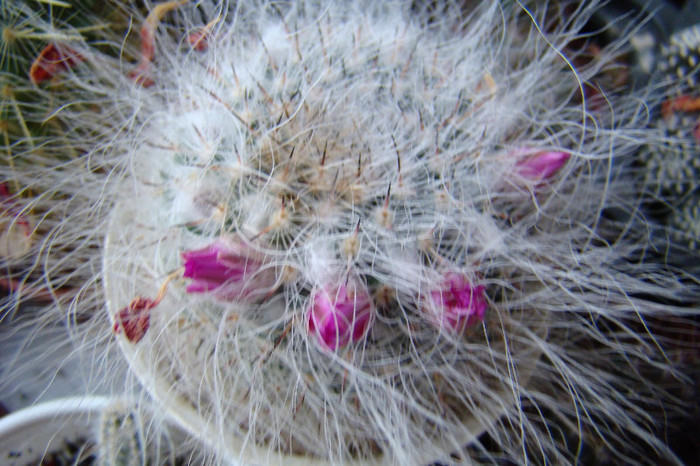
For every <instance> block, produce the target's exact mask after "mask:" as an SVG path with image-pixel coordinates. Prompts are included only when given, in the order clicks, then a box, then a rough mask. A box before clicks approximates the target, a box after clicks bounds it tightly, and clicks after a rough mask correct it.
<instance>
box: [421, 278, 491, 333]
mask: <svg viewBox="0 0 700 466" xmlns="http://www.w3.org/2000/svg"><path fill="white" fill-rule="evenodd" d="M427 301H428V303H427V309H426V311H427V312H428V317H429V320H430V322H431V323H433V324H434V325H435V326H436V327H437V328H439V329H441V330H446V331H448V332H450V333H455V334H456V333H461V332H463V331H464V330H465V329H466V328H468V327H471V326H473V325H475V324H476V323H478V322H481V321H483V320H484V314H485V313H486V308H487V306H488V304H487V302H486V298H485V296H484V287H483V286H482V285H478V286H474V285H473V284H472V283H471V282H470V281H469V280H468V279H467V277H466V276H465V275H464V274H461V273H457V272H448V273H446V274H445V276H444V278H443V281H442V284H441V286H440V289H438V290H433V291H431V292H430V294H429V296H428V298H427Z"/></svg>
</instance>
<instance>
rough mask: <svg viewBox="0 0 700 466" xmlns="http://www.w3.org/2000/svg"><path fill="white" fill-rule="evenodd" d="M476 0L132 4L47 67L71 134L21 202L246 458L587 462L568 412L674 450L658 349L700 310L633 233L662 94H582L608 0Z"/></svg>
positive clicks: (221, 444)
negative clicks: (132, 29) (130, 32)
mask: <svg viewBox="0 0 700 466" xmlns="http://www.w3.org/2000/svg"><path fill="white" fill-rule="evenodd" d="M457 3H458V2H447V1H445V2H442V1H438V2H425V4H423V3H421V2H372V1H363V0H357V1H348V2H340V1H338V2H330V3H327V2H321V1H298V2H267V1H262V0H261V1H252V0H251V1H249V0H243V1H238V2H235V3H230V4H229V3H218V2H213V1H212V2H207V1H203V2H186V1H179V2H163V3H159V4H157V5H154V6H153V8H151V10H150V12H149V13H147V14H146V16H143V15H142V14H141V13H140V12H139V10H138V8H137V7H136V6H133V5H131V4H125V5H124V6H123V8H124V9H126V11H127V12H128V13H129V14H131V15H133V18H134V21H136V22H137V24H138V23H139V22H140V24H142V27H141V29H140V36H139V41H138V42H139V45H138V46H137V47H135V48H131V49H130V48H129V46H128V45H123V44H128V43H129V42H128V41H127V42H124V41H123V40H122V39H123V38H120V37H114V36H110V35H109V32H108V31H105V33H104V34H105V40H104V41H103V43H96V44H91V43H87V42H84V41H71V42H70V44H66V46H69V48H63V49H62V50H70V51H71V53H74V54H75V55H74V56H78V57H80V60H77V59H75V60H72V61H71V62H70V63H68V64H66V65H65V66H61V67H59V68H56V70H55V71H56V73H55V74H54V75H52V76H50V77H49V78H47V79H43V78H42V79H41V80H37V79H34V80H35V81H36V82H37V85H38V87H37V88H36V89H35V91H36V92H37V93H38V94H39V95H40V96H42V97H45V99H44V100H43V102H44V104H43V105H45V108H44V109H43V110H45V111H42V112H37V115H36V118H39V115H42V116H41V118H47V117H46V116H45V115H49V116H48V118H49V120H50V121H52V122H56V124H58V125H59V126H60V127H61V129H62V131H63V130H65V134H62V132H61V133H60V137H59V136H58V135H57V136H56V137H54V138H48V139H47V140H46V141H45V144H44V145H43V146H41V147H40V148H34V149H31V150H29V151H28V153H26V154H23V157H25V158H26V159H27V160H32V157H33V158H34V159H36V160H42V162H43V163H42V164H38V163H37V164H23V165H21V166H15V167H13V168H12V170H9V169H7V173H8V176H9V175H10V174H11V176H12V178H13V179H14V180H16V181H17V183H19V185H20V186H23V187H25V189H26V190H27V192H29V191H31V192H34V193H44V192H50V193H51V194H52V195H51V196H42V195H36V196H34V197H30V196H27V197H24V198H23V200H24V202H25V203H27V204H28V205H29V206H31V208H32V209H34V210H35V211H38V212H50V213H51V215H48V214H47V215H46V218H47V220H46V221H47V222H55V223H52V225H55V230H54V234H53V235H51V236H50V237H49V239H48V240H47V242H46V244H45V245H48V246H56V247H57V249H58V250H59V251H60V252H61V255H60V257H59V259H49V260H47V262H46V263H47V264H53V263H54V262H51V260H54V261H57V262H60V263H61V264H66V263H70V264H71V265H73V269H72V270H71V274H70V278H71V280H72V281H73V282H74V281H76V279H78V278H83V279H84V283H85V286H84V290H83V291H82V292H80V293H76V295H75V299H74V300H73V301H72V302H71V305H70V306H69V307H68V308H67V309H66V310H62V311H61V312H67V313H68V314H69V315H82V316H84V315H90V318H89V319H83V320H82V321H80V325H78V330H84V331H85V332H86V333H87V334H90V335H94V334H95V333H97V335H99V336H98V337H97V338H96V340H95V341H98V342H100V343H101V344H102V345H103V346H105V347H108V346H109V345H106V344H105V343H104V341H105V340H108V339H109V338H111V336H112V333H116V334H117V337H116V338H117V340H118V341H119V344H120V347H121V348H122V350H123V352H124V354H125V355H126V357H127V359H128V361H129V364H130V365H131V368H132V370H133V372H134V373H135V375H136V376H137V377H138V378H139V380H140V381H141V382H142V383H143V384H144V386H145V387H146V390H148V391H149V392H150V394H151V395H153V396H154V398H155V399H156V400H157V401H163V400H166V399H167V400H176V401H177V403H175V402H173V403H164V408H165V409H166V410H169V411H171V412H172V413H173V415H175V416H176V417H177V416H180V417H179V418H180V419H183V418H187V419H195V421H192V422H193V424H191V425H190V426H189V427H190V429H191V433H192V434H193V435H197V434H199V435H201V436H202V438H203V441H204V442H205V443H207V444H208V445H209V446H210V447H211V448H212V449H213V451H214V452H215V454H216V455H219V457H220V458H222V457H226V456H231V455H240V457H241V458H254V459H256V460H259V461H267V460H270V458H278V455H292V454H296V455H299V454H303V455H308V456H309V457H317V458H322V459H328V460H330V461H332V462H338V463H340V462H348V461H354V460H359V461H363V460H369V459H370V458H380V459H383V460H385V461H388V462H395V463H399V464H409V463H428V462H432V461H440V460H443V461H446V460H449V458H450V455H453V456H452V458H453V459H454V458H458V459H459V458H466V457H467V456H468V455H472V458H473V459H474V460H479V461H487V462H488V461H495V460H496V458H498V457H500V456H501V455H505V456H507V457H510V458H512V459H513V460H515V461H516V462H525V461H527V460H534V461H536V462H544V461H551V462H557V463H559V462H561V463H566V462H575V461H576V454H577V453H576V451H570V450H569V446H568V445H567V441H568V440H567V439H565V438H564V437H563V434H562V435H559V434H558V433H557V432H560V431H561V429H563V427H561V426H562V425H564V426H567V428H568V427H571V426H573V425H578V426H579V432H577V433H576V434H575V435H580V436H583V434H584V431H585V432H594V433H595V434H593V436H594V437H596V436H597V437H598V438H601V439H603V441H604V442H608V444H609V445H613V447H612V450H616V449H618V448H622V446H624V447H625V448H629V449H632V450H634V449H635V448H637V445H638V444H640V445H641V444H644V443H647V444H650V445H652V446H653V447H654V448H656V449H657V450H658V451H661V452H666V453H667V451H666V450H665V446H664V445H663V442H662V441H660V440H659V439H657V438H656V436H655V435H653V434H652V433H651V432H650V431H649V430H648V429H646V428H645V426H646V422H647V418H646V412H645V411H644V410H643V409H642V408H641V406H642V403H641V401H645V402H646V401H649V400H652V399H653V398H654V396H655V394H656V389H655V388H654V387H653V384H652V381H650V380H649V379H648V378H645V377H644V376H642V375H641V374H642V372H641V371H639V370H637V367H638V366H637V365H651V366H657V367H658V366H663V367H667V366H666V365H665V364H666V363H665V362H664V361H665V356H664V354H663V352H662V351H659V342H658V341H657V340H656V339H655V338H654V336H653V330H654V329H653V328H652V327H653V325H652V324H650V323H648V321H649V319H651V317H652V316H653V317H654V318H660V319H662V320H663V318H664V316H671V315H680V314H683V313H686V314H687V313H689V312H690V311H689V310H688V309H686V308H680V307H673V306H670V305H668V303H665V302H664V300H667V301H668V300H670V299H673V298H674V297H676V296H678V295H679V293H682V292H687V291H688V290H687V287H686V285H685V284H684V283H682V282H681V281H680V280H679V279H678V277H677V276H675V275H673V274H672V273H669V272H668V271H667V270H665V269H663V267H661V266H660V265H647V264H645V263H643V262H641V261H638V260H637V259H636V258H638V257H640V256H642V251H643V250H644V249H645V247H646V246H647V245H648V238H647V236H646V234H647V233H646V229H645V228H644V226H645V225H646V223H645V222H646V220H645V219H644V218H643V216H642V215H639V214H637V213H638V212H639V210H640V203H641V201H640V192H641V191H640V188H639V185H638V184H637V182H636V180H638V178H637V177H636V175H637V173H636V170H637V168H636V167H637V166H636V165H635V161H634V155H635V154H636V152H637V151H638V150H639V148H640V147H641V146H643V145H648V144H653V143H655V141H654V140H650V136H649V134H650V133H648V132H647V131H646V130H645V125H646V113H645V111H646V108H647V106H652V105H654V103H655V101H654V96H653V95H650V94H647V93H645V91H644V90H638V91H635V92H636V93H630V92H627V91H626V92H619V93H618V92H616V91H617V90H618V89H610V90H609V93H610V94H609V96H608V100H609V103H610V106H609V107H606V106H596V107H595V108H589V107H588V106H587V104H586V101H585V100H582V98H581V96H582V93H583V92H582V91H583V86H584V85H585V84H586V83H588V82H590V81H593V80H594V79H595V78H596V76H598V75H600V74H601V73H605V72H609V71H610V70H614V69H615V67H616V66H618V64H617V63H616V62H615V56H614V54H613V52H612V51H614V50H615V47H614V45H617V44H613V46H611V47H610V48H609V49H603V50H602V51H601V52H599V53H598V54H597V55H595V56H593V57H588V58H589V59H588V60H587V62H586V64H583V65H577V66H574V65H573V63H574V62H575V60H574V59H575V58H577V57H580V56H583V55H585V54H586V53H587V51H586V49H585V47H584V46H582V45H581V41H580V39H584V38H585V34H584V33H582V32H580V31H581V29H582V27H583V26H584V24H585V23H586V21H587V19H588V18H589V17H590V15H591V14H592V13H593V12H594V11H595V8H596V7H597V6H599V4H598V2H581V3H577V2H568V1H564V2H548V3H547V6H543V5H542V4H541V3H539V2H529V3H528V6H529V9H528V8H525V6H524V5H522V4H521V3H520V2H498V1H482V2H478V3H475V4H474V5H470V6H466V7H464V6H461V5H458V4H457ZM37 27H44V28H48V27H49V26H48V25H47V24H43V23H42V24H37ZM105 44H106V45H105ZM128 57H130V58H131V59H128ZM42 69H44V70H45V68H42ZM42 76H43V75H42ZM33 78H36V76H33ZM642 102H646V103H645V104H643V103H642ZM66 140H67V141H68V143H66ZM67 147H68V148H69V149H70V150H71V151H72V153H76V154H77V156H76V157H74V158H70V159H68V160H67V161H64V160H63V159H59V158H56V159H46V158H45V157H44V155H43V154H44V151H46V150H48V149H50V148H55V150H56V151H58V152H60V151H61V150H63V151H64V152H65V151H66V150H67V149H66V148H67ZM615 209H617V210H624V211H626V212H629V213H630V215H629V217H628V218H625V219H622V220H620V219H616V218H614V217H612V216H609V215H604V213H606V212H608V211H613V210H615ZM52 215H53V217H52ZM56 218H58V220H54V219H56ZM105 238H106V240H105ZM105 244H106V246H105ZM49 249H51V248H48V249H46V250H40V251H39V252H40V253H41V254H44V253H46V252H47V251H48V254H49V257H58V256H50V253H51V251H49ZM183 273H184V275H183ZM46 275H47V276H49V277H51V268H50V267H49V268H48V269H47V270H46ZM51 278H53V277H51ZM103 282H104V286H105V290H106V291H105V296H103V295H102V291H101V289H100V288H99V285H101V284H103ZM96 285H98V286H96ZM166 285H167V288H166ZM650 296H651V297H653V298H649V297H650ZM105 298H106V300H107V303H108V310H109V312H108V313H105V312H104V311H103V310H102V308H100V307H99V306H98V304H97V303H101V302H102V301H103V300H104V299H105ZM130 303H131V304H130ZM134 303H136V304H134ZM144 303H145V305H144ZM98 310H99V312H98ZM693 312H695V311H693ZM107 314H109V315H107ZM46 315H47V316H48V315H52V316H55V315H56V312H55V308H54V309H53V310H52V311H51V312H49V311H46ZM131 317H134V319H133V320H130V319H131ZM146 323H147V325H146ZM127 324H128V325H129V327H128V328H127ZM76 335H77V338H76V341H79V342H81V344H82V345H83V349H84V348H85V342H86V341H87V340H86V339H84V338H83V339H82V340H81V337H80V335H84V333H82V332H79V331H78V332H76ZM319 343H320V344H319ZM98 348H99V347H98ZM107 354H110V353H109V352H108V351H107V349H105V357H103V358H96V359H99V360H100V364H103V365H109V364H114V365H119V364H123V361H122V360H121V359H119V358H114V357H107V356H106V355H107ZM112 356H113V355H112ZM624 367H628V368H631V369H633V370H627V369H625V368H624ZM126 388H130V389H134V388H137V389H138V385H136V384H132V385H128V387H126ZM622 393H624V395H622ZM179 409H183V410H186V411H187V413H189V414H187V416H185V415H182V412H179V413H178V411H177V410H179ZM574 430H575V429H574ZM621 431H624V432H625V434H624V435H622V434H620V433H619V432H621ZM484 432H486V433H487V436H488V438H489V439H491V440H490V441H493V442H495V444H496V446H497V451H494V450H493V449H491V447H490V446H489V441H487V440H485V438H486V437H480V438H478V436H479V435H481V434H482V433H484ZM626 436H629V437H626ZM632 439H634V440H632ZM234 444H235V445H239V446H242V450H237V449H236V448H235V447H233V446H232V445H234ZM619 444H622V446H620V445H619ZM250 449H252V450H254V453H251V454H249V453H240V452H241V451H249V450H250ZM574 450H575V448H574ZM637 453H638V452H637ZM625 454H627V453H625Z"/></svg>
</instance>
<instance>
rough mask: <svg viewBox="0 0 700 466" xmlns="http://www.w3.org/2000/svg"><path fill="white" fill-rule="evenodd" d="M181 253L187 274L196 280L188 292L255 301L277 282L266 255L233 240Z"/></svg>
mask: <svg viewBox="0 0 700 466" xmlns="http://www.w3.org/2000/svg"><path fill="white" fill-rule="evenodd" d="M181 256H182V260H183V262H184V265H185V273H184V276H185V277H186V278H191V279H192V280H193V282H192V283H191V284H189V285H188V286H187V288H186V291H187V292H188V293H206V292H210V291H211V292H214V296H216V297H217V298H219V299H222V300H226V301H231V300H240V301H246V302H253V301H257V300H260V299H262V298H264V297H265V296H266V295H268V294H269V293H270V291H271V290H272V289H273V287H274V284H275V280H276V277H275V271H274V269H273V268H272V267H265V266H264V262H263V256H262V255H261V254H260V253H258V252H256V251H254V250H252V249H251V248H250V247H248V246H246V245H245V244H243V243H240V242H237V241H235V240H232V239H227V238H218V239H217V240H215V241H214V242H213V243H212V244H210V245H209V246H206V247H204V248H202V249H196V250H193V251H186V252H184V253H182V255H181Z"/></svg>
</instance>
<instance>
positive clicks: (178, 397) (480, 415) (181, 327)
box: [104, 203, 547, 465]
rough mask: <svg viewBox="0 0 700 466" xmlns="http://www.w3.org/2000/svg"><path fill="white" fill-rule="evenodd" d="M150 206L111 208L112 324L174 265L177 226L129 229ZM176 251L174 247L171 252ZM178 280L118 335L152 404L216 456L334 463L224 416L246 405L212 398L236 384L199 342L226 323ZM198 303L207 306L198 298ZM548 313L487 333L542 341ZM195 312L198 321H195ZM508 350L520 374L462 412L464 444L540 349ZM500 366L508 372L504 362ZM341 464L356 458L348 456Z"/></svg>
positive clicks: (107, 262)
mask: <svg viewBox="0 0 700 466" xmlns="http://www.w3.org/2000/svg"><path fill="white" fill-rule="evenodd" d="M152 208H153V206H144V204H139V203H124V204H121V205H119V206H118V207H117V208H116V209H115V212H114V216H113V218H112V220H111V223H110V228H109V233H108V235H107V237H106V241H105V249H104V251H105V253H104V254H105V255H104V286H105V296H106V300H107V311H108V312H109V315H110V319H111V321H112V322H113V323H115V322H116V316H117V314H118V313H119V312H120V310H123V309H124V308H125V306H126V305H128V303H129V300H130V299H131V297H136V296H140V297H149V296H150V297H152V296H153V295H154V293H155V291H156V290H157V289H158V288H159V287H160V286H161V285H162V283H163V277H165V276H166V275H168V273H169V272H172V270H173V269H177V265H176V264H174V263H173V262H172V256H173V254H167V253H164V251H167V250H169V249H170V248H172V250H173V251H177V250H178V248H179V247H180V246H179V241H180V240H182V238H179V237H178V235H177V234H176V233H174V234H173V235H169V237H168V238H167V239H163V238H161V239H160V240H158V239H157V235H152V234H149V229H148V228H146V229H143V230H137V229H136V228H133V226H134V225H138V227H137V228H140V227H142V226H143V225H142V224H140V222H138V221H137V222H135V221H134V220H135V219H139V218H145V217H144V214H145V213H146V212H152V211H153V210H152ZM126 250H129V253H124V251H126ZM177 256H178V254H177V253H176V254H175V257H177ZM143 258H149V260H150V262H148V261H144V260H143ZM181 285H182V280H181V279H179V280H177V279H176V280H175V281H174V282H173V283H171V285H170V287H169V289H168V292H167V294H166V295H165V297H164V298H163V300H162V301H161V302H160V303H159V304H158V305H157V306H155V307H153V308H152V309H150V310H149V311H148V313H149V315H148V322H149V323H148V326H147V330H145V333H144V335H143V337H142V338H139V339H138V341H134V340H133V339H131V338H130V337H129V336H128V335H126V334H125V333H124V332H121V331H120V332H119V336H118V343H119V347H120V349H121V351H122V353H123V355H124V357H125V359H126V360H127V362H128V365H129V367H130V369H131V371H132V372H133V373H134V374H135V375H136V376H137V378H138V379H139V381H140V382H141V384H142V385H143V387H144V388H145V389H146V391H147V392H148V393H149V394H150V395H151V396H152V398H153V399H154V400H155V401H156V403H157V404H158V405H159V406H160V407H161V408H162V409H163V410H164V411H165V412H167V414H168V416H169V417H170V418H172V419H173V420H174V421H176V422H177V424H178V425H179V426H180V427H182V428H183V429H184V430H185V431H186V432H188V433H189V434H191V435H193V436H194V437H196V438H198V439H199V440H200V441H201V442H203V443H204V444H206V445H208V446H209V447H211V448H212V449H213V450H214V451H215V452H216V455H217V456H218V457H219V458H226V459H234V460H237V461H240V462H241V463H242V464H269V465H302V464H303V465H322V464H331V463H333V461H332V460H329V459H326V458H318V457H313V456H308V455H305V454H304V452H303V451H292V452H290V451H286V452H279V451H274V450H273V449H271V448H270V447H269V445H265V444H254V443H252V442H250V441H246V439H245V431H244V430H245V429H243V431H244V432H241V429H237V426H235V425H232V423H230V419H228V417H227V416H228V415H230V416H232V417H233V416H236V417H238V418H240V417H241V416H243V418H245V417H246V415H247V410H248V409H249V408H248V407H247V406H241V407H240V408H239V407H238V406H236V405H235V401H232V400H233V398H234V396H233V395H231V396H230V397H229V398H225V399H224V400H221V399H216V398H215V396H214V394H215V393H216V391H217V390H219V391H227V387H226V386H216V385H217V384H219V383H222V385H223V384H233V382H232V380H231V379H232V377H229V376H228V375H227V376H224V377H222V378H220V379H218V380H217V381H215V382H213V381H212V380H211V379H210V378H209V376H208V374H207V372H208V370H209V369H214V370H215V371H217V372H225V371H226V369H227V368H226V367H224V366H223V365H222V366H219V367H213V368H212V362H211V361H208V360H207V359H208V358H207V355H206V354H207V352H206V351H204V350H201V349H200V346H201V345H203V344H204V342H205V341H207V340H209V339H210V338H209V336H208V335H207V334H211V333H214V334H215V333H216V332H223V331H225V330H224V329H222V328H218V329H217V328H216V327H215V326H214V325H212V324H211V321H210V314H211V313H208V312H203V313H202V315H200V316H197V315H196V310H195V309H193V308H192V306H197V305H198V304H193V301H192V299H191V297H190V296H187V295H186V294H185V293H183V291H182V286H181ZM200 305H203V306H206V304H201V303H200ZM231 306H232V308H233V309H234V310H235V312H243V311H244V310H241V309H240V308H237V307H236V306H235V305H231ZM231 312H234V311H231ZM545 315H546V314H545V313H540V312H537V311H532V312H530V313H519V314H518V313H515V314H513V315H511V316H502V319H503V321H502V322H500V323H493V324H492V326H490V327H487V332H491V331H492V330H494V327H500V326H501V325H503V326H505V327H509V329H510V331H511V332H512V333H511V334H510V335H509V336H510V337H511V338H513V339H514V340H517V339H518V338H519V337H523V338H534V339H539V340H541V341H544V340H546V335H547V325H546V322H547V318H546V317H545ZM197 319H199V320H200V322H195V320H197ZM221 320H222V322H224V324H222V325H225V323H226V321H228V320H231V319H226V318H222V319H221ZM185 321H188V322H189V323H185ZM193 322H194V323H193ZM504 322H505V323H504ZM187 327H189V329H187ZM115 328H116V326H115ZM496 334H499V330H498V329H497V330H496V332H495V333H494V335H496ZM491 345H492V350H493V351H494V353H493V354H496V355H497V354H498V353H500V352H503V354H505V353H506V352H507V350H506V349H504V348H502V347H500V345H499V342H498V341H494V342H491ZM510 350H511V351H513V352H515V353H517V356H513V358H515V359H517V365H518V377H517V381H513V380H509V381H508V382H507V383H506V386H501V389H500V391H498V392H494V393H492V394H491V395H492V399H491V400H490V404H489V405H480V406H478V407H476V408H475V410H474V412H473V413H465V415H464V416H463V419H462V422H463V436H462V437H461V439H460V443H461V445H468V444H470V443H472V442H474V441H475V440H477V439H478V438H479V436H481V435H482V434H483V433H484V432H486V431H487V430H488V429H489V428H490V427H493V424H495V423H497V422H498V420H499V419H500V418H501V417H502V416H503V415H504V414H505V413H506V412H507V411H508V410H509V409H511V407H513V406H514V405H515V403H516V400H515V399H514V398H513V391H512V390H514V389H515V387H516V385H513V384H514V383H515V384H517V386H519V387H524V386H526V385H527V384H528V383H529V381H530V379H531V377H532V376H533V374H534V371H535V370H536V366H537V364H538V360H539V358H540V355H541V354H542V349H541V347H539V346H534V345H532V346H530V345H527V346H524V345H521V344H519V343H513V347H512V348H510ZM198 351H199V354H200V355H201V358H202V359H201V361H200V363H199V364H191V365H189V366H188V365H183V363H182V362H183V361H184V360H186V359H187V358H186V356H185V354H186V353H187V352H191V353H192V354H195V353H197V352H198ZM501 356H503V355H501ZM190 359H191V358H190ZM501 370H502V371H507V369H506V367H505V365H504V367H503V368H501ZM229 375H230V374H229ZM222 380H223V382H222ZM195 386H196V387H198V388H197V391H198V395H196V396H199V399H197V398H196V396H193V394H192V393H191V390H192V389H193V387H195ZM188 389H189V390H190V393H188ZM235 390H238V391H239V392H240V391H241V389H240V388H238V387H237V388H235V389H231V393H233V392H234V391H235ZM224 403H225V404H224ZM290 409H292V408H290ZM244 411H245V412H244ZM211 413H215V414H213V415H212V414H211ZM220 413H227V414H225V415H221V414H220ZM292 429H293V426H292ZM433 441H434V443H435V444H436V445H439V444H440V442H441V439H440V438H439V435H437V434H436V436H435V438H434V439H433ZM453 448H455V446H454V445H451V444H445V445H444V448H443V451H444V456H443V457H440V458H436V457H434V456H425V457H420V458H416V463H417V464H428V463H431V462H435V461H439V460H441V459H446V458H449V454H450V451H451V449H453ZM391 462H392V461H391V460H390V459H389V458H388V457H387V456H385V455H383V454H381V453H378V454H377V455H376V456H375V457H374V458H369V459H368V458H362V460H361V461H359V460H358V461H357V464H391ZM344 464H354V463H353V462H350V463H348V462H347V461H345V463H344Z"/></svg>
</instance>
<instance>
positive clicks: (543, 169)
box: [515, 151, 570, 181]
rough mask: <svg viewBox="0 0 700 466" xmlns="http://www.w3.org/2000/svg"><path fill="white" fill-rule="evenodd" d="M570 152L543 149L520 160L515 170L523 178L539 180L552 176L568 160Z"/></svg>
mask: <svg viewBox="0 0 700 466" xmlns="http://www.w3.org/2000/svg"><path fill="white" fill-rule="evenodd" d="M569 157H570V154H568V153H566V152H561V151H543V152H537V153H535V154H533V155H529V156H527V157H525V158H523V159H522V160H520V161H519V162H518V163H517V164H516V166H515V171H516V172H517V174H518V175H520V176H522V177H523V178H526V179H529V180H533V181H541V180H545V179H547V178H550V177H552V176H553V175H554V174H555V173H556V172H557V171H559V169H560V168H561V167H563V166H564V164H565V163H566V161H567V160H569Z"/></svg>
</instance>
